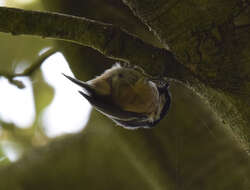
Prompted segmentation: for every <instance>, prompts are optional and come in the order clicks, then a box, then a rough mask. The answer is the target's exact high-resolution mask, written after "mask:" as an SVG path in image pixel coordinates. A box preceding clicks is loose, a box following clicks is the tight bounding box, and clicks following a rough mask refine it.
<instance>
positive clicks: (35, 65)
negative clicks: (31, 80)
mask: <svg viewBox="0 0 250 190" xmlns="http://www.w3.org/2000/svg"><path fill="white" fill-rule="evenodd" d="M55 52H56V50H55V49H49V50H47V51H46V52H45V53H44V54H42V55H41V56H40V57H39V58H38V59H37V60H36V62H35V63H33V64H32V65H31V66H30V67H28V68H27V69H25V70H24V71H23V72H22V73H9V72H4V71H0V76H4V77H5V78H7V79H8V80H9V82H10V83H12V84H13V85H15V86H17V87H18V88H24V85H23V83H22V82H21V81H17V80H16V79H14V78H15V77H24V76H31V75H32V74H33V73H34V72H35V71H36V70H37V69H39V68H40V66H41V64H42V63H43V62H44V60H45V59H47V58H48V57H49V56H51V55H52V54H54V53H55Z"/></svg>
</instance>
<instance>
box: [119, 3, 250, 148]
mask: <svg viewBox="0 0 250 190" xmlns="http://www.w3.org/2000/svg"><path fill="white" fill-rule="evenodd" d="M123 2H124V3H125V4H126V5H128V6H129V7H130V8H131V10H132V11H133V12H134V14H135V15H136V16H138V17H139V18H140V19H141V20H142V21H143V22H144V23H145V24H146V25H147V26H148V27H149V29H150V30H153V31H154V32H155V34H156V35H157V36H158V37H159V39H160V40H161V41H162V43H164V44H166V45H168V46H169V47H170V49H171V51H172V52H173V53H174V54H175V55H176V56H177V58H178V60H179V61H180V62H181V63H182V64H184V65H185V66H186V67H188V68H189V70H190V71H191V72H192V74H193V75H195V76H197V77H198V78H199V79H200V81H202V83H201V85H200V86H199V85H193V84H191V87H193V88H194V90H195V91H197V92H198V93H199V94H200V95H201V96H203V97H205V99H206V100H207V101H208V103H209V105H210V106H211V107H212V108H213V110H214V111H215V112H216V114H217V115H218V118H219V119H220V120H221V121H222V122H223V123H225V126H226V127H227V128H228V129H229V130H230V131H232V133H234V134H235V136H236V138H237V139H238V140H239V141H242V142H243V144H245V145H243V146H245V149H246V150H249V142H250V129H249V126H250V117H249V116H250V109H249V107H250V98H249V97H250V54H249V53H247V52H249V51H250V35H249V34H250V25H249V23H250V18H249V16H250V15H249V10H250V9H249V2H248V1H239V0H229V1H228V0H213V1H195V0H187V1H179V0H168V1H165V0H142V1H141V0H123Z"/></svg>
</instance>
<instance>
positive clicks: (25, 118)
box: [0, 77, 35, 128]
mask: <svg viewBox="0 0 250 190" xmlns="http://www.w3.org/2000/svg"><path fill="white" fill-rule="evenodd" d="M15 79H17V80H20V81H22V83H23V84H24V86H25V88H24V89H19V88H17V87H16V86H15V85H13V84H11V83H9V81H8V80H7V79H5V78H4V77H0V89H1V93H0V119H1V120H3V121H5V122H8V123H14V124H15V125H16V126H17V127H20V128H27V127H29V126H31V125H32V124H33V122H34V120H35V105H34V97H33V89H32V84H31V81H30V79H29V78H28V77H15Z"/></svg>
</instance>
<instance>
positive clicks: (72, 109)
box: [42, 53, 92, 137]
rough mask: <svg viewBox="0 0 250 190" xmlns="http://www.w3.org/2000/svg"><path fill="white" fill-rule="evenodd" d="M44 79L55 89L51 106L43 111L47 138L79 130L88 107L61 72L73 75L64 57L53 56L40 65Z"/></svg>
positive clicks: (75, 88) (83, 123)
mask: <svg viewBox="0 0 250 190" xmlns="http://www.w3.org/2000/svg"><path fill="white" fill-rule="evenodd" d="M42 72H43V76H44V78H45V80H46V81H47V82H48V83H49V84H50V85H51V86H53V87H54V89H55V94H54V99H53V101H52V103H51V104H50V105H49V106H48V107H47V108H46V109H45V110H44V113H43V116H42V124H43V127H44V129H45V133H46V134H47V135H48V136H49V137H56V136H59V135H62V134H66V133H76V132H79V131H81V130H82V129H83V128H84V126H85V125H86V124H87V122H88V119H89V115H90V111H91V107H92V106H91V105H90V104H89V103H88V101H87V100H86V99H84V98H83V97H82V96H81V95H80V94H79V93H78V90H80V88H79V87H77V85H74V84H72V82H71V81H69V80H68V79H67V78H65V77H64V76H63V75H62V73H65V74H66V75H69V76H71V77H74V76H73V73H72V72H71V70H70V68H69V66H68V63H67V61H66V59H65V58H64V56H63V54H61V53H55V54H53V55H52V56H50V57H49V58H47V59H46V60H45V62H44V63H43V65H42Z"/></svg>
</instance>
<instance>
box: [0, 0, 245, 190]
mask: <svg viewBox="0 0 250 190" xmlns="http://www.w3.org/2000/svg"><path fill="white" fill-rule="evenodd" d="M0 6H9V7H18V8H23V9H28V10H41V11H54V12H60V13H66V14H71V15H76V16H84V17H87V18H90V19H95V20H100V21H103V22H107V23H113V24H115V25H118V26H120V27H122V28H124V29H126V30H127V31H128V32H129V33H133V34H135V35H137V36H138V37H139V38H141V39H143V40H144V41H146V42H148V43H151V44H153V45H154V46H158V47H161V44H160V43H159V41H158V40H157V39H156V38H155V37H154V35H153V33H152V32H151V31H149V30H148V29H147V28H146V27H145V26H144V25H143V24H142V23H141V22H140V21H139V20H138V19H137V18H136V17H135V16H134V15H133V14H132V12H131V11H130V10H129V9H128V7H126V6H125V5H124V4H122V2H121V1H117V0H86V1H72V0H53V1H51V0H0ZM0 44H1V45H0V73H1V72H2V73H6V72H7V73H21V72H22V71H24V70H25V68H28V67H29V66H30V65H32V64H34V63H35V62H36V61H37V60H38V59H39V57H41V56H42V55H43V54H45V53H46V52H47V51H49V50H54V51H55V52H54V53H53V54H52V55H50V56H49V57H47V58H46V59H45V60H44V61H43V63H42V65H41V67H40V68H39V69H37V70H36V71H35V72H34V73H32V75H31V76H30V77H17V78H15V80H16V81H18V82H16V83H20V82H21V84H22V85H21V87H22V86H23V88H20V86H19V87H18V85H15V84H11V83H10V82H9V81H8V80H7V79H6V78H5V77H2V76H0V167H1V166H2V167H3V166H6V165H10V164H11V163H15V162H16V161H17V160H18V159H19V158H21V157H22V155H25V153H26V152H28V151H29V150H31V149H33V148H36V147H44V146H46V145H48V143H50V142H51V141H53V140H54V139H62V138H65V137H67V136H71V135H74V134H85V136H86V137H87V140H86V141H87V143H86V144H85V145H84V147H85V148H86V147H88V149H86V151H84V149H82V152H83V153H82V154H83V155H84V156H83V157H84V159H85V160H88V161H87V163H88V164H90V165H91V167H92V166H93V168H94V170H93V168H91V169H90V168H86V165H83V167H85V169H86V173H88V174H89V173H90V174H89V176H90V177H93V176H95V177H96V176H98V174H97V173H98V172H100V171H102V172H103V173H101V174H100V175H102V174H103V175H102V176H101V177H100V178H98V180H100V181H101V182H100V181H99V182H100V186H101V185H103V184H105V185H106V187H107V188H105V189H108V187H109V188H114V189H115V187H118V185H119V187H120V185H121V184H122V181H123V180H124V179H127V178H128V176H130V177H131V176H133V177H131V178H133V179H131V178H129V179H130V185H131V186H130V187H137V186H138V185H139V187H141V188H139V189H166V188H167V187H168V188H169V189H171V187H173V189H175V188H176V189H178V188H179V189H181V188H184V187H186V188H184V189H188V188H190V189H211V188H212V187H213V189H217V188H218V189H219V188H221V189H224V187H234V186H233V185H235V187H236V186H237V187H240V186H239V184H241V185H242V184H243V185H244V184H246V183H248V177H247V175H245V172H246V171H245V170H244V169H242V168H244V164H246V163H247V162H248V161H247V159H246V157H245V154H244V153H243V151H242V150H241V149H240V147H239V146H238V144H237V142H236V141H235V139H234V138H233V137H232V136H231V134H230V133H229V132H226V131H224V130H223V129H222V128H221V127H220V126H221V123H220V122H219V120H218V118H217V117H216V115H215V114H214V113H213V112H212V111H211V110H210V109H209V107H208V106H207V104H206V103H205V101H204V100H202V99H201V98H200V97H198V96H197V95H195V94H194V93H193V92H192V91H191V90H189V89H187V88H185V87H184V86H182V85H181V84H179V83H175V82H172V83H171V86H170V91H171V94H172V105H171V108H170V111H169V114H168V115H167V116H166V117H165V118H164V120H163V121H161V122H160V123H159V124H158V126H156V127H155V128H154V129H152V130H145V129H142V130H135V131H129V130H126V129H123V128H121V127H117V126H116V125H115V124H114V123H112V122H111V121H110V120H108V119H107V118H105V117H104V116H103V115H101V114H100V113H98V112H96V111H95V110H93V109H92V107H91V106H90V105H89V103H88V102H87V101H86V100H85V99H83V98H82V97H81V96H80V95H79V94H78V92H77V90H78V89H77V87H75V86H74V85H73V84H72V83H70V82H69V81H68V80H67V79H65V78H64V77H63V76H62V74H61V73H65V74H68V75H70V76H75V77H77V78H79V79H81V80H83V81H86V80H89V79H92V78H93V77H95V76H96V75H99V74H101V73H102V72H103V71H104V70H105V69H107V68H110V67H111V66H112V65H113V64H114V63H115V61H114V60H110V59H108V58H105V57H104V56H102V55H101V54H99V53H98V52H96V51H95V50H92V49H90V48H87V47H82V46H79V45H76V44H71V43H68V42H62V41H54V40H50V39H42V38H38V37H32V36H12V35H9V34H4V33H0ZM77 150H80V149H77ZM92 151H94V153H93V152H92ZM92 153H93V155H92ZM89 154H91V155H92V156H88V155H89ZM120 154H121V155H122V156H121V155H120ZM236 154H237V158H236V157H235V155H236ZM124 155H126V156H124ZM120 157H122V159H120ZM97 158H100V159H102V160H104V161H103V162H100V161H97V160H96V159H97ZM90 160H91V161H93V162H91V161H90ZM71 162H72V160H71ZM223 163H224V164H223ZM72 167H76V166H74V165H73V166H72ZM79 167H80V166H79ZM236 167H237V168H240V171H239V172H238V170H237V171H235V172H234V175H233V177H234V178H233V179H234V180H231V181H230V180H228V179H225V180H223V179H221V182H220V183H219V184H216V185H215V183H211V182H212V181H213V180H216V178H217V177H216V176H221V175H227V174H228V175H230V174H229V173H232V172H231V171H232V169H234V168H236ZM112 168H116V169H112ZM119 169H120V171H122V172H121V173H120V174H118V175H115V173H117V172H118V171H119ZM90 171H91V172H92V173H91V172H90ZM94 171H96V173H94ZM216 172H218V173H217V174H216V175H214V173H216ZM247 172H248V171H247ZM118 173H119V172H118ZM131 173H132V174H131ZM211 173H213V175H211ZM106 174H108V176H106ZM104 176H105V177H104ZM110 176H113V177H114V176H116V177H115V180H114V181H117V184H118V185H117V186H116V185H114V184H115V182H114V181H112V180H111V179H110V178H109V177H110ZM74 177H75V176H74ZM101 178H102V179H101ZM70 179H71V178H70ZM75 179H78V178H75ZM107 179H108V180H107ZM239 179H240V180H241V181H239ZM72 180H73V179H72ZM79 181H80V179H79ZM242 181H244V183H243V182H242ZM85 183H89V184H91V185H92V187H95V185H96V184H95V182H93V181H92V182H91V181H89V182H85ZM144 183H145V184H144ZM94 184H95V185H94ZM142 184H144V185H142ZM209 185H210V186H209ZM177 187H178V188H177ZM90 189H91V188H90ZM93 189H95V188H93ZM120 189H122V188H120ZM124 189H129V188H128V187H126V188H125V187H124Z"/></svg>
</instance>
